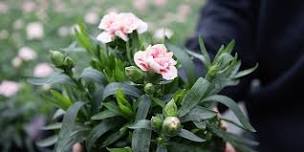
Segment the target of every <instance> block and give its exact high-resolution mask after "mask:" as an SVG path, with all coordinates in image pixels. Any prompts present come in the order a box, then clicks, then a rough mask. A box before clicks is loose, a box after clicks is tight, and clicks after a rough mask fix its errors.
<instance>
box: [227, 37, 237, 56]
mask: <svg viewBox="0 0 304 152" xmlns="http://www.w3.org/2000/svg"><path fill="white" fill-rule="evenodd" d="M234 47H235V40H231V41H230V42H229V43H228V45H227V46H226V48H225V53H229V54H231V52H232V51H233V49H234Z"/></svg>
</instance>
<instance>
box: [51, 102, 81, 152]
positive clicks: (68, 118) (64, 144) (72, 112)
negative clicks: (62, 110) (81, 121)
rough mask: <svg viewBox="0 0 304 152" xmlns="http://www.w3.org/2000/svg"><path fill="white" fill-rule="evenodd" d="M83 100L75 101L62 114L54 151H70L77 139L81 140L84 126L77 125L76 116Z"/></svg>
mask: <svg viewBox="0 0 304 152" xmlns="http://www.w3.org/2000/svg"><path fill="white" fill-rule="evenodd" d="M83 105H84V102H76V103H75V104H73V105H72V106H71V107H70V108H69V109H68V110H67V112H66V114H65V115H64V118H63V121H62V127H61V129H60V132H59V135H58V142H57V144H56V147H55V151H56V152H65V151H70V148H71V146H72V145H73V144H75V143H76V142H77V141H81V140H82V138H83V134H84V133H85V131H86V128H83V127H80V126H77V124H76V122H75V121H76V118H77V114H78V112H79V110H80V109H81V107H82V106H83Z"/></svg>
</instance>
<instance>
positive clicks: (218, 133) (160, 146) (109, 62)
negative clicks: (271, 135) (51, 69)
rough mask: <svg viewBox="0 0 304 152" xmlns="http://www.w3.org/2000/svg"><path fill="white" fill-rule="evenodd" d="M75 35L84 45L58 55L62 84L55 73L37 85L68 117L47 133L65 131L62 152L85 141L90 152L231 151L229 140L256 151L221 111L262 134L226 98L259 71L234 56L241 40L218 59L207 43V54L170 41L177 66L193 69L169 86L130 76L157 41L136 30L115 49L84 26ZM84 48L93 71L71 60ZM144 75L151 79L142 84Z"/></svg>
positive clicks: (59, 145) (167, 82)
mask: <svg viewBox="0 0 304 152" xmlns="http://www.w3.org/2000/svg"><path fill="white" fill-rule="evenodd" d="M75 32H76V41H77V45H73V47H69V52H68V53H67V52H60V51H53V52H52V53H51V59H52V61H53V64H54V65H55V66H56V67H57V73H55V74H54V75H55V76H56V77H57V78H56V79H54V75H52V76H50V77H48V78H46V79H39V78H33V79H31V80H30V81H31V82H34V84H38V85H39V84H49V85H51V95H50V96H48V98H50V101H54V102H52V103H54V104H55V105H56V106H57V107H58V108H59V109H61V110H64V111H65V113H64V114H63V117H64V118H63V121H62V122H61V125H60V126H57V125H56V126H57V127H46V128H48V129H52V130H53V129H55V130H57V131H58V132H59V133H58V137H57V138H56V139H57V141H56V146H55V151H58V152H60V151H69V150H71V148H72V146H73V145H74V144H75V143H81V144H82V145H83V147H84V148H85V149H86V151H113V152H116V151H119V152H120V151H121V152H124V151H127V152H130V151H133V152H149V151H157V152H163V151H176V152H179V151H187V149H189V148H191V149H193V150H192V151H206V152H209V151H213V152H214V151H223V149H224V145H225V142H229V143H231V144H232V145H233V146H234V147H235V148H236V149H238V150H239V151H243V152H247V151H248V152H250V151H253V150H251V149H250V148H249V147H247V145H250V144H255V143H254V142H243V139H242V138H240V137H237V136H236V135H234V134H231V133H227V132H226V131H225V128H224V127H223V126H222V120H221V119H222V118H221V116H220V114H219V113H218V112H217V111H215V110H214V108H216V106H217V103H221V104H224V105H226V106H227V107H228V108H230V109H231V110H232V111H233V112H234V113H235V115H236V116H237V118H238V119H239V121H240V122H241V128H243V129H244V130H246V131H251V132H255V130H254V128H253V127H252V126H251V125H250V123H249V122H248V120H247V118H246V117H245V116H244V114H243V113H242V112H241V111H240V109H239V107H238V106H237V104H236V103H235V102H234V101H233V100H232V99H230V98H229V97H226V96H222V95H218V93H219V91H220V90H221V89H223V88H225V87H227V86H231V85H236V84H237V82H238V80H239V78H240V77H242V76H245V75H247V74H249V73H250V72H252V71H253V70H254V69H255V67H254V68H252V69H250V70H247V71H246V72H244V71H239V68H240V61H239V59H238V58H237V55H232V50H233V47H234V42H233V41H232V42H231V43H229V44H228V45H227V46H222V47H221V49H220V50H219V51H218V53H217V55H216V56H215V57H214V58H213V59H211V58H210V57H209V55H208V53H207V51H206V50H205V48H204V44H203V41H202V40H200V42H201V46H202V47H201V48H202V54H197V53H194V52H189V51H187V50H186V49H183V48H181V47H178V46H175V45H173V44H172V43H169V42H168V43H166V46H167V48H168V50H169V51H172V52H174V55H175V57H176V60H177V61H178V65H177V66H178V67H179V68H186V69H187V70H185V71H186V78H181V77H180V76H179V77H177V78H175V79H174V80H164V79H162V78H161V77H160V76H159V75H157V74H155V73H152V72H151V71H150V72H143V71H141V72H138V71H137V72H136V71H135V72H134V73H131V74H130V71H129V70H130V68H129V67H132V66H136V65H135V64H134V63H133V61H132V58H130V57H133V56H134V54H135V53H136V52H137V51H139V50H143V49H144V48H146V47H147V45H146V44H151V43H152V42H150V41H149V39H145V37H143V36H142V35H138V33H137V32H136V31H134V32H133V33H131V34H129V35H128V37H129V38H130V39H129V41H126V42H125V41H123V40H121V39H119V38H116V39H115V40H114V41H113V42H111V43H107V44H100V43H99V42H97V41H96V40H95V39H94V38H93V37H90V36H89V34H88V32H87V31H86V28H85V27H84V25H79V26H77V27H76V28H75ZM80 48H82V49H85V50H86V52H87V54H86V55H87V56H89V58H90V61H89V66H88V67H86V68H79V67H77V66H78V64H77V62H76V61H77V60H75V59H73V58H72V57H71V54H73V51H74V50H79V49H80ZM75 52H76V51H75ZM187 52H188V53H189V54H191V55H192V56H194V57H198V58H199V59H201V60H202V61H203V62H204V63H205V67H206V71H207V73H206V75H205V76H204V77H198V74H196V73H195V71H194V68H193V67H194V64H193V63H192V61H191V58H192V56H189V55H188V54H187ZM75 69H78V70H75ZM131 69H133V68H131ZM125 70H126V71H125ZM136 70H140V69H136ZM138 74H143V77H144V79H138V78H141V77H138ZM134 77H136V78H135V79H134ZM54 80H55V81H54ZM58 80H60V81H58ZM132 80H136V82H135V81H132ZM37 82H39V83H37ZM55 123H56V124H58V122H55ZM46 140H49V139H46ZM53 143H54V142H50V143H49V144H44V146H50V145H52V144H53ZM177 147H178V149H177Z"/></svg>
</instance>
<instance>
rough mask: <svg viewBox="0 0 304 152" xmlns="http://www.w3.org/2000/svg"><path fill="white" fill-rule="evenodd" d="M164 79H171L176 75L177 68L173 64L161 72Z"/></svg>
mask: <svg viewBox="0 0 304 152" xmlns="http://www.w3.org/2000/svg"><path fill="white" fill-rule="evenodd" d="M161 75H162V76H163V78H164V79H166V80H173V79H174V78H176V77H177V69H176V67H175V66H169V69H168V70H167V71H166V72H163V73H161Z"/></svg>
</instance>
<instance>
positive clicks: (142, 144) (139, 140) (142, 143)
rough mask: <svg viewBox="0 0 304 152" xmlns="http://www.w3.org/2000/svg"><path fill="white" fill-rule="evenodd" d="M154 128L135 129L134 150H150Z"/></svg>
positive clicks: (140, 151)
mask: <svg viewBox="0 0 304 152" xmlns="http://www.w3.org/2000/svg"><path fill="white" fill-rule="evenodd" d="M151 134H152V130H150V129H135V130H134V131H133V135H132V150H133V152H149V149H150V143H151Z"/></svg>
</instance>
